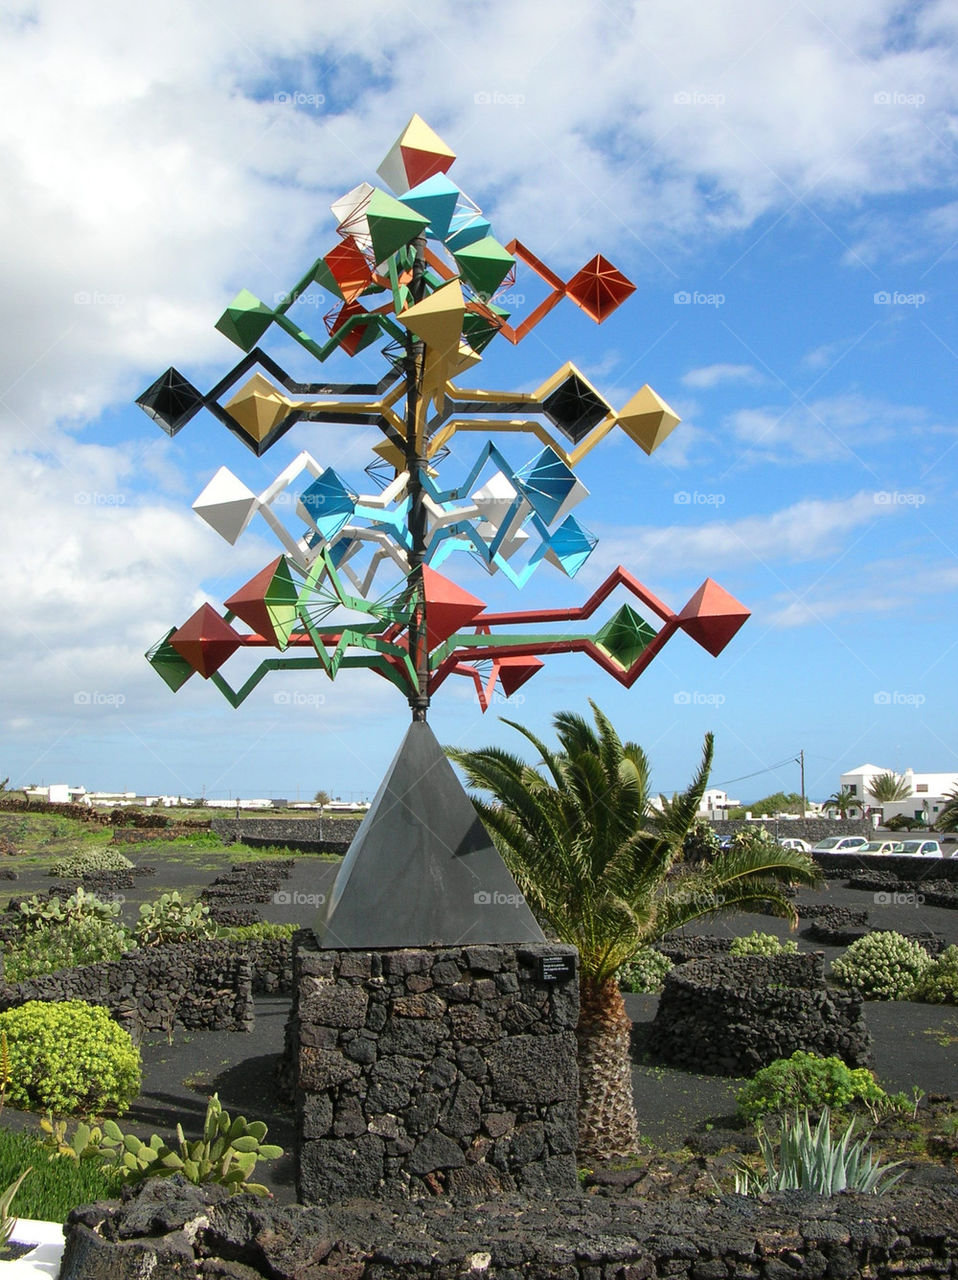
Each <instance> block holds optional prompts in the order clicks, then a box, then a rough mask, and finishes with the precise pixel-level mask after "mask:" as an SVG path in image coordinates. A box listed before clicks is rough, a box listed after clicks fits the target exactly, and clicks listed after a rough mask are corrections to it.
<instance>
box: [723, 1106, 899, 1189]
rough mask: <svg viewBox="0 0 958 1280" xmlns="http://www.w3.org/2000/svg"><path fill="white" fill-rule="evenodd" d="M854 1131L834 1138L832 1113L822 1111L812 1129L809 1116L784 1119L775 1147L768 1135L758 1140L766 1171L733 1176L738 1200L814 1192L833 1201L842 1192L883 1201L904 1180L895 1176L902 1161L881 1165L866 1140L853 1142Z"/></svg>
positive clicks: (745, 1169) (743, 1169)
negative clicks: (772, 1193) (768, 1194)
mask: <svg viewBox="0 0 958 1280" xmlns="http://www.w3.org/2000/svg"><path fill="white" fill-rule="evenodd" d="M854 1129H855V1121H854V1120H852V1121H851V1122H850V1124H849V1125H848V1128H847V1129H846V1130H845V1132H844V1133H843V1134H842V1135H841V1137H840V1138H838V1139H837V1140H836V1139H835V1138H833V1137H832V1131H831V1115H830V1112H829V1109H828V1107H825V1108H824V1109H823V1110H822V1114H821V1116H820V1117H819V1121H818V1124H817V1125H816V1126H815V1128H814V1129H813V1128H812V1126H811V1121H810V1120H809V1116H808V1111H807V1110H806V1111H800V1112H798V1113H797V1114H796V1115H794V1116H791V1117H785V1119H784V1120H783V1122H782V1129H781V1133H780V1134H779V1137H778V1141H777V1142H776V1141H774V1140H773V1139H772V1138H770V1137H769V1135H768V1134H767V1133H765V1132H760V1133H759V1134H758V1145H759V1151H760V1153H761V1157H762V1160H763V1162H764V1165H765V1169H764V1171H763V1172H761V1173H756V1172H755V1171H754V1170H753V1169H750V1168H748V1167H747V1166H743V1167H741V1168H740V1169H739V1170H738V1172H737V1173H736V1175H735V1191H736V1194H738V1195H746V1196H747V1195H761V1194H763V1193H764V1192H768V1191H810V1192H812V1194H813V1195H821V1196H833V1195H835V1194H836V1193H837V1192H839V1191H858V1192H860V1193H862V1194H866V1195H869V1194H871V1195H884V1194H885V1192H886V1191H890V1190H891V1188H892V1187H893V1186H894V1185H895V1183H896V1182H898V1181H899V1180H900V1179H901V1178H902V1177H903V1174H901V1173H892V1170H893V1169H895V1168H896V1167H897V1166H898V1165H899V1164H900V1163H901V1161H897V1160H896V1161H895V1162H894V1164H881V1163H880V1161H879V1160H877V1159H876V1158H875V1157H873V1156H872V1155H871V1154H870V1152H869V1149H868V1138H867V1137H865V1138H860V1139H859V1140H858V1141H857V1142H853V1141H852V1135H853V1133H854Z"/></svg>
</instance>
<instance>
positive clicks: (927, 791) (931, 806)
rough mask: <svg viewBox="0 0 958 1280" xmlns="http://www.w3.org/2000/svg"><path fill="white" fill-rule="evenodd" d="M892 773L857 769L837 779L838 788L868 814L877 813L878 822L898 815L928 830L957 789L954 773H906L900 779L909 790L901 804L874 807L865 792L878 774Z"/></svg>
mask: <svg viewBox="0 0 958 1280" xmlns="http://www.w3.org/2000/svg"><path fill="white" fill-rule="evenodd" d="M895 772H896V771H895V770H894V769H889V768H887V767H879V766H878V765H875V764H863V765H859V766H858V768H857V769H851V770H849V772H848V773H843V774H842V776H841V785H842V786H843V787H848V789H849V790H850V791H851V792H852V794H853V795H854V796H856V797H858V798H860V799H861V800H862V802H863V803H864V804H866V805H868V806H869V808H871V809H872V810H880V811H881V820H882V822H887V821H888V820H889V819H890V818H894V817H897V816H898V815H899V814H902V815H903V816H904V817H906V818H910V819H912V820H913V821H918V822H924V823H926V824H927V825H928V826H932V825H933V824H934V822H935V819H936V818H937V817H938V814H939V813H940V812H941V810H942V809H943V808H944V807H945V805H946V804H947V803H948V793H949V792H952V791H954V789H955V788H956V787H958V773H916V772H915V771H914V769H906V770H905V772H904V773H902V774H900V775H899V774H896V777H901V778H902V780H903V781H904V782H905V783H907V785H908V787H909V793H908V795H907V796H906V797H905V799H903V800H890V801H885V802H884V803H883V804H878V802H877V801H875V800H873V799H872V797H871V794H870V792H869V787H870V785H871V784H872V783H873V782H874V780H875V778H876V777H878V775H879V774H882V773H895Z"/></svg>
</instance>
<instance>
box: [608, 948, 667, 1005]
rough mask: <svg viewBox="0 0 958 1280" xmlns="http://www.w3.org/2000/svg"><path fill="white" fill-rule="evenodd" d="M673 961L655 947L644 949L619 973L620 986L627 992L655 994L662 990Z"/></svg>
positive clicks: (622, 967) (623, 966)
mask: <svg viewBox="0 0 958 1280" xmlns="http://www.w3.org/2000/svg"><path fill="white" fill-rule="evenodd" d="M671 968H672V961H671V960H670V959H669V957H668V956H664V955H663V954H662V952H661V951H656V949H655V948H654V947H643V948H642V949H641V951H637V952H636V953H635V955H634V956H633V957H632V959H631V960H629V961H627V963H626V964H624V965H622V966H621V967H620V969H619V971H618V975H617V976H618V979H619V986H620V987H622V988H623V990H625V991H633V992H646V993H649V994H655V993H657V992H659V991H661V990H662V984H663V983H664V982H665V975H666V974H667V973H668V971H669V970H670V969H671Z"/></svg>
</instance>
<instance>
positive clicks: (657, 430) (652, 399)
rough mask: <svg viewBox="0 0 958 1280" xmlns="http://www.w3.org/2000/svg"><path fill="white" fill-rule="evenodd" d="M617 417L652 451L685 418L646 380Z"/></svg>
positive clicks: (632, 436) (636, 440)
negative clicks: (674, 410) (672, 408)
mask: <svg viewBox="0 0 958 1280" xmlns="http://www.w3.org/2000/svg"><path fill="white" fill-rule="evenodd" d="M615 416H616V421H617V422H618V424H619V426H620V427H621V428H622V430H623V431H624V432H625V433H626V435H628V436H629V437H630V438H631V439H632V440H634V441H635V443H636V444H637V445H638V446H639V448H640V449H644V450H645V452H646V453H649V454H651V453H652V452H653V451H654V450H656V449H657V448H658V447H659V445H660V444H661V443H662V441H663V440H664V439H665V438H666V436H668V435H669V434H670V433H671V432H672V431H674V430H675V428H676V427H677V426H678V424H679V423H680V422H681V418H680V417H679V416H678V414H676V413H673V412H672V410H671V409H670V408H669V406H668V405H667V404H666V403H665V401H664V400H663V399H662V398H661V396H658V395H656V393H655V392H654V391H653V390H652V388H651V387H650V386H649V385H648V383H646V385H645V386H644V387H642V389H641V390H639V391H637V392H636V393H635V395H634V396H633V397H632V399H631V400H630V401H629V403H628V404H627V405H626V406H625V407H624V408H623V409H622V410H621V411H620V412H619V413H617V414H616V415H615Z"/></svg>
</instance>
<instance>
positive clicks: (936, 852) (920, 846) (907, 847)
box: [895, 840, 945, 858]
mask: <svg viewBox="0 0 958 1280" xmlns="http://www.w3.org/2000/svg"><path fill="white" fill-rule="evenodd" d="M895 853H896V854H897V855H898V856H899V857H900V858H943V857H944V856H945V855H944V854H943V853H942V851H941V845H940V844H939V843H938V841H937V840H902V842H901V844H900V845H899V846H898V848H897V849H896V850H895Z"/></svg>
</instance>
